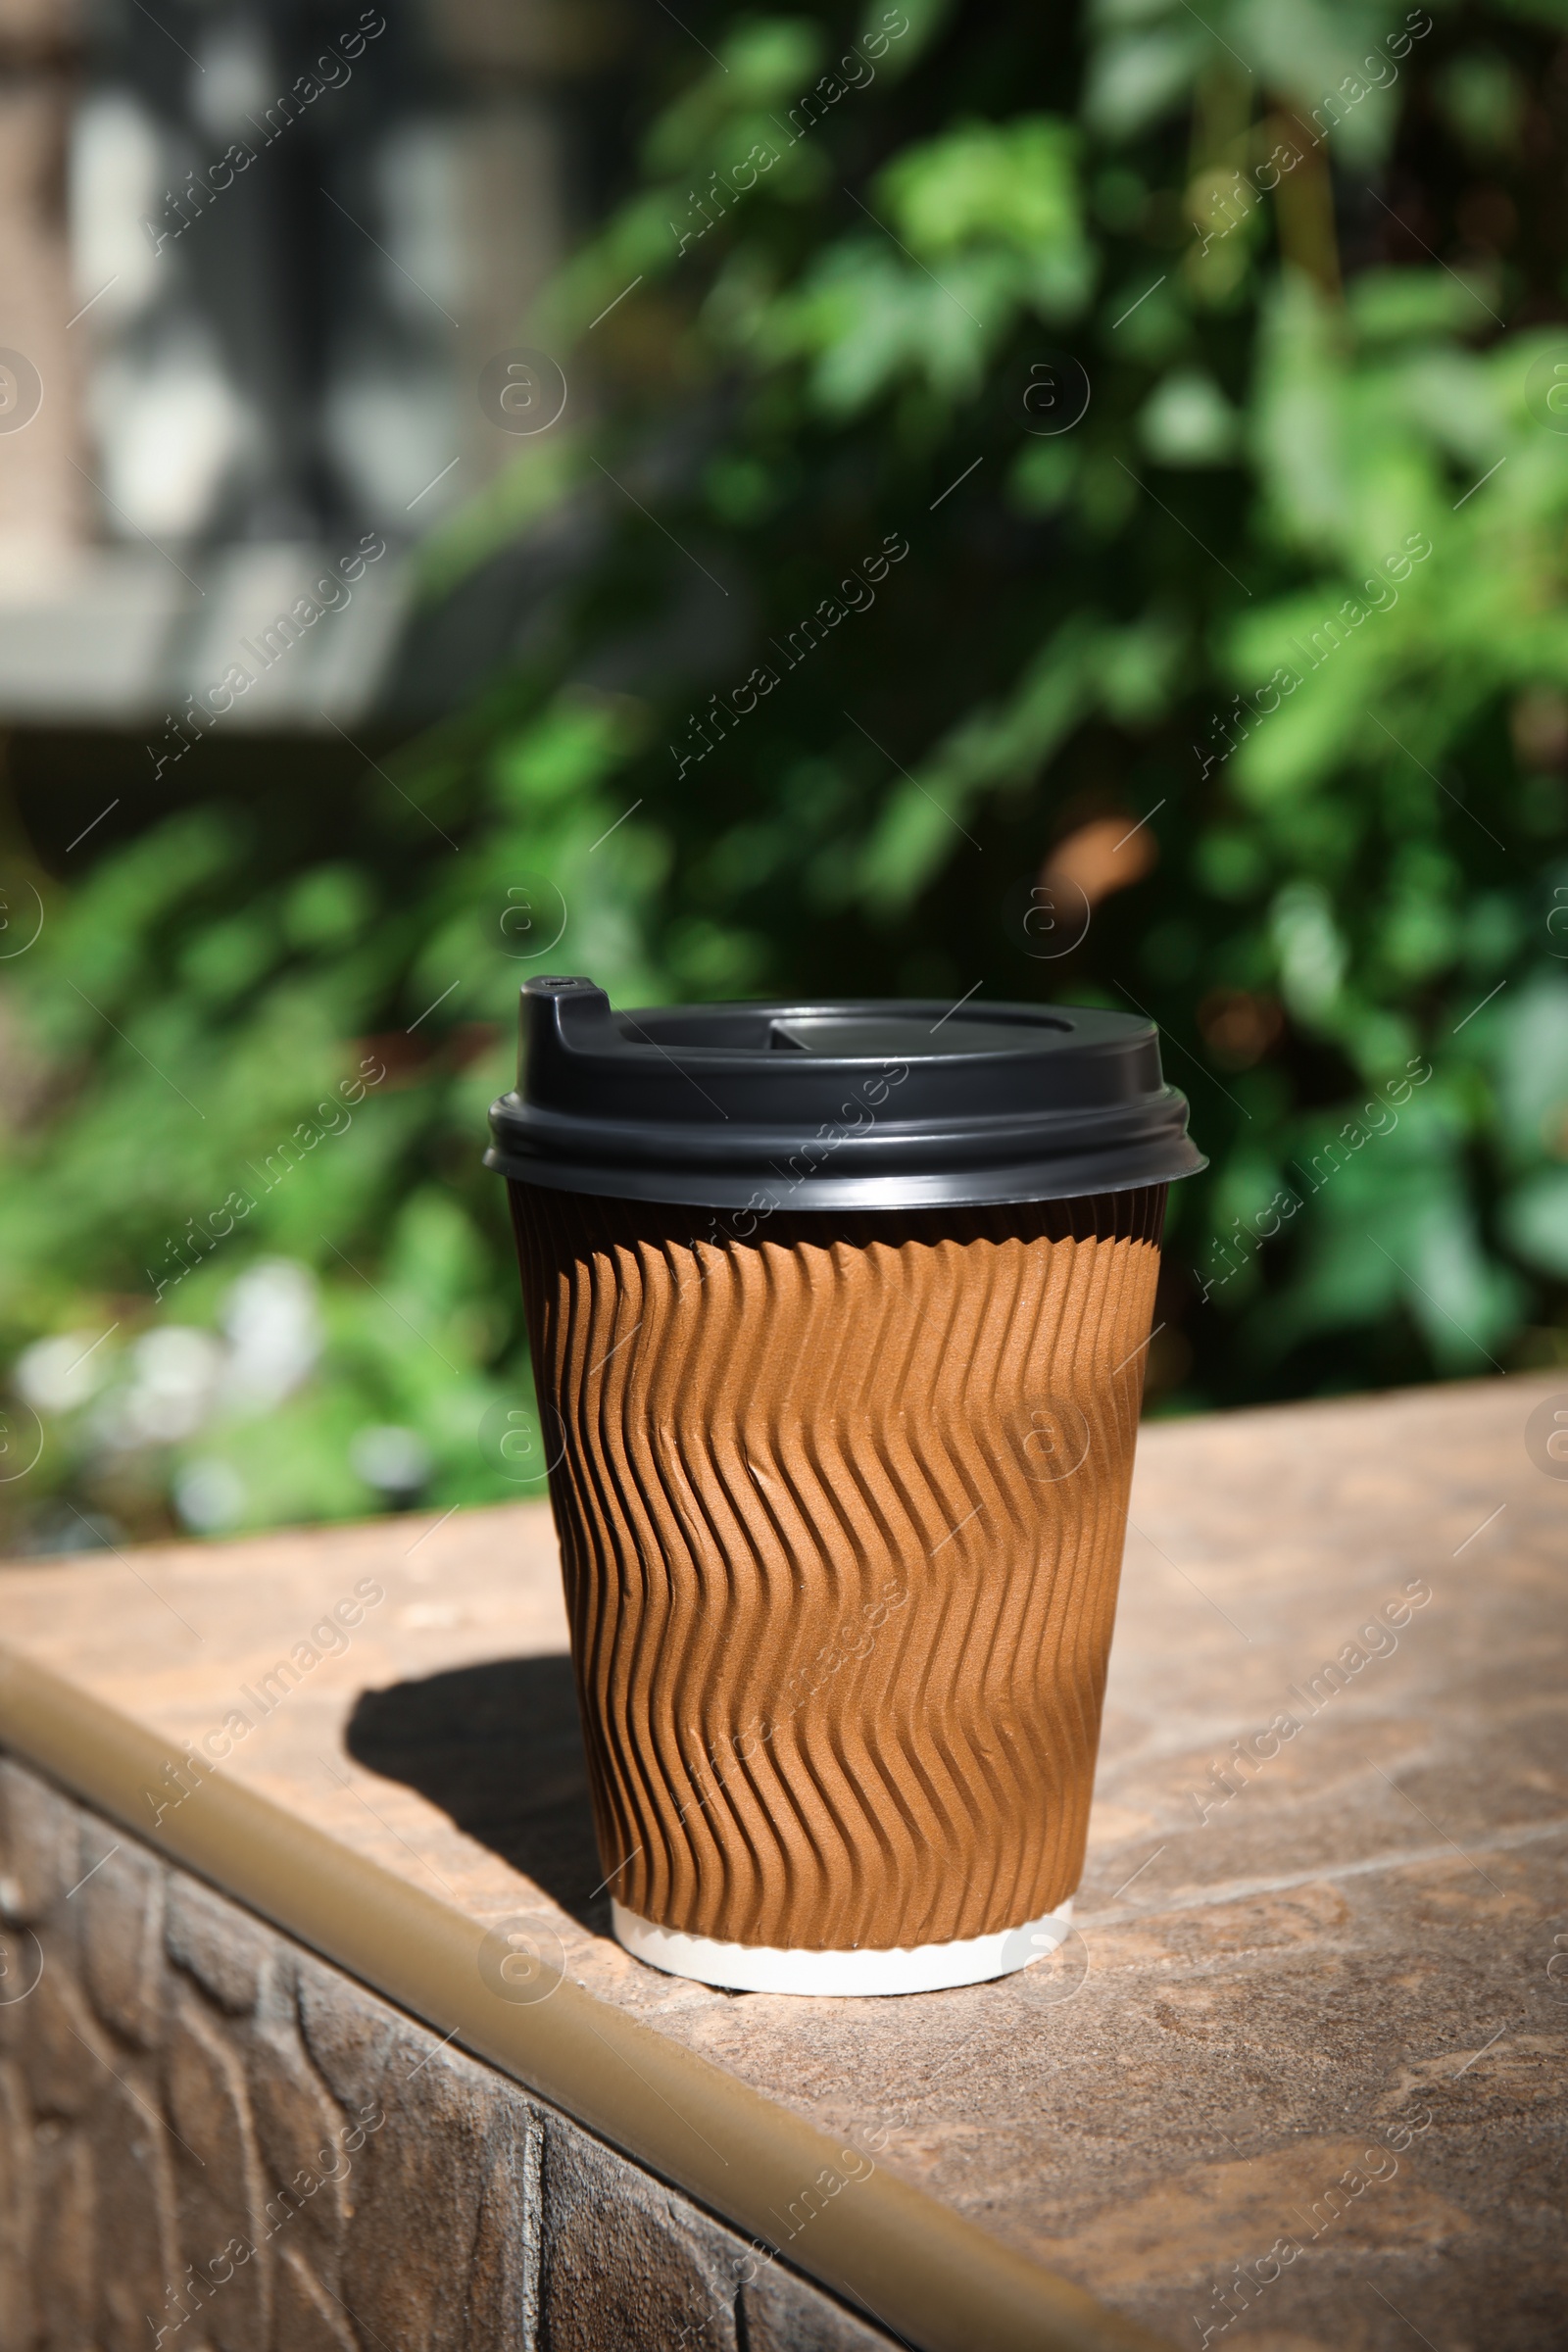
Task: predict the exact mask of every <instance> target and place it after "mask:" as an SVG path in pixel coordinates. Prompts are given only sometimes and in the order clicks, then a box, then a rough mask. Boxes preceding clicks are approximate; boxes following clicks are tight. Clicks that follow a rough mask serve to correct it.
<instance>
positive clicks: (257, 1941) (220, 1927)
mask: <svg viewBox="0 0 1568 2352" xmlns="http://www.w3.org/2000/svg"><path fill="white" fill-rule="evenodd" d="M165 1940H166V1943H167V1946H168V1951H169V1957H170V1958H171V1960H172V1961H173V1962H174V1964H175V1966H176V1967H179V1968H183V1969H186V1970H188V1972H189V1973H190V1975H191V1976H193V1977H194V1978H195V1979H196V1982H197V1983H198V1985H201V1986H202V1988H203V1990H204V1991H206V1992H209V1993H211V1995H212V1997H213V1999H214V2000H215V2001H216V2002H217V2003H218V2005H219V2007H220V2008H221V2009H226V2010H227V2011H228V2014H229V2015H230V2017H246V2016H248V2015H249V2014H250V2012H251V2011H252V2010H253V2009H254V2008H255V2007H256V2003H257V2000H258V1998H259V1996H260V1992H261V1985H262V1977H263V1973H264V1971H265V1969H266V1966H267V1960H268V1953H269V1947H270V1944H271V1943H272V1941H273V1940H274V1938H272V1937H270V1936H269V1935H268V1933H267V1931H266V1929H265V1928H261V1927H259V1926H258V1925H257V1923H256V1921H255V1920H254V1919H252V1917H251V1916H250V1914H249V1912H247V1911H242V1910H241V1909H240V1908H239V1905H238V1904H237V1903H230V1902H226V1901H225V1900H224V1898H223V1897H222V1895H221V1894H215V1893H214V1892H213V1890H212V1888H211V1887H204V1886H203V1885H202V1884H201V1882H200V1881H199V1880H197V1879H188V1878H186V1877H185V1875H184V1873H183V1872H182V1871H175V1872H173V1873H172V1875H171V1878H170V1883H169V1912H168V1920H167V1923H166V1927H165Z"/></svg>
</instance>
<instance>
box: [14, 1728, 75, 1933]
mask: <svg viewBox="0 0 1568 2352" xmlns="http://www.w3.org/2000/svg"><path fill="white" fill-rule="evenodd" d="M80 1823H81V1816H80V1814H79V1813H78V1812H77V1810H76V1807H75V1806H74V1805H73V1803H72V1802H71V1800H70V1798H69V1797H65V1796H62V1795H61V1794H60V1792H59V1790H58V1789H51V1788H50V1786H49V1784H48V1782H47V1781H41V1780H40V1779H39V1778H38V1776H37V1774H36V1773H34V1772H28V1771H26V1770H25V1767H24V1766H22V1765H20V1764H17V1763H14V1762H13V1761H12V1759H11V1758H10V1757H9V1756H0V1918H4V1919H8V1920H14V1921H19V1922H31V1921H36V1920H40V1919H43V1918H44V1917H46V1916H47V1914H48V1913H49V1912H50V1911H51V1910H53V1908H54V1906H55V1904H56V1903H57V1902H58V1901H59V1899H60V1897H61V1896H62V1895H63V1894H64V1893H65V1891H66V1888H67V1887H73V1886H74V1884H75V1882H76V1880H77V1878H78V1877H79V1876H80V1873H79V1871H78V1870H77V1868H76V1855H77V1850H78V1846H79V1842H80Z"/></svg>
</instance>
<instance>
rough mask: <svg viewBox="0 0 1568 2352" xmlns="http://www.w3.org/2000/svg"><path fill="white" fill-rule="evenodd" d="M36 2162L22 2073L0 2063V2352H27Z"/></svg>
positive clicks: (10, 2063)
mask: <svg viewBox="0 0 1568 2352" xmlns="http://www.w3.org/2000/svg"><path fill="white" fill-rule="evenodd" d="M37 2158H38V2150H37V2148H36V2146H35V2145H34V2141H33V2129H32V2110H31V2106H30V2104H29V2102H28V2099H27V2086H26V2083H25V2082H24V2081H23V2077H22V2069H21V2068H20V2067H19V2066H18V2065H17V2064H16V2063H15V2061H14V2060H9V2059H7V2060H0V2352H31V2344H32V2337H33V2327H32V2248H33V2231H34V2219H35V2211H36V2197H37V2182H38V2163H37Z"/></svg>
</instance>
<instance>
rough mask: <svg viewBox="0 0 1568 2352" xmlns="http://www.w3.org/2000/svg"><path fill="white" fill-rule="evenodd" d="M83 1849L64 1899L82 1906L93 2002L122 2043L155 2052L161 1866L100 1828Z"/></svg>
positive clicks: (159, 2016) (160, 1981) (161, 1987)
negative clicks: (76, 1879)
mask: <svg viewBox="0 0 1568 2352" xmlns="http://www.w3.org/2000/svg"><path fill="white" fill-rule="evenodd" d="M82 1849H83V1852H84V1854H85V1857H86V1859H85V1863H84V1868H85V1869H86V1870H87V1871H88V1872H89V1873H90V1874H91V1875H90V1876H89V1877H87V1878H85V1879H84V1880H83V1881H82V1883H81V1886H80V1887H78V1888H77V1889H76V1890H75V1892H74V1893H73V1894H72V1895H71V1896H70V1897H69V1898H68V1899H69V1900H70V1901H71V1902H72V1903H73V1904H76V1905H78V1906H79V1907H80V1914H81V1944H82V1960H83V1963H84V1966H85V1971H86V1978H87V1989H88V1991H89V1992H90V1993H91V1995H92V2002H93V2007H94V2008H95V2009H96V2010H97V2012H98V2015H99V2016H100V2017H101V2018H102V2019H103V2021H104V2023H105V2025H107V2026H113V2027H114V2029H115V2031H116V2032H117V2033H119V2034H123V2035H124V2037H125V2039H126V2040H127V2041H129V2042H133V2043H135V2045H136V2046H137V2047H138V2048H139V2049H144V2050H150V2049H155V2048H156V2047H157V2045H158V2042H159V2039H160V2037H161V2035H162V2033H163V2022H164V1992H165V1982H166V1980H165V1974H164V1938H163V1925H164V1872H163V1866H162V1864H161V1863H159V1862H157V1861H156V1860H155V1859H154V1858H153V1856H152V1855H151V1854H149V1853H148V1852H147V1850H146V1848H145V1847H144V1846H140V1845H136V1844H133V1843H131V1842H130V1841H129V1840H128V1839H125V1838H115V1837H113V1836H112V1835H111V1834H110V1833H109V1831H108V1829H107V1826H106V1825H95V1826H93V1827H92V1828H90V1829H89V1830H88V1832H87V1834H86V1836H85V1838H83V1840H82ZM95 1864H96V1865H97V1867H96V1868H94V1865H95Z"/></svg>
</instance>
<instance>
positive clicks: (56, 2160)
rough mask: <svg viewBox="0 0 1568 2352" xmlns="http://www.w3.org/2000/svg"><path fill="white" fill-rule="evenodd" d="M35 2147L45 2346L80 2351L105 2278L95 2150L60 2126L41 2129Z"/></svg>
mask: <svg viewBox="0 0 1568 2352" xmlns="http://www.w3.org/2000/svg"><path fill="white" fill-rule="evenodd" d="M35 2143H36V2151H37V2152H36V2170H37V2189H38V2198H37V2215H38V2227H37V2231H36V2234H35V2236H34V2240H33V2262H34V2271H33V2278H34V2283H35V2287H36V2293H37V2310H38V2316H39V2319H40V2321H41V2323H42V2337H41V2341H42V2344H43V2345H44V2346H45V2347H46V2348H47V2352H80V2347H81V2346H82V2345H84V2344H90V2343H91V2342H92V2340H93V2334H94V2329H93V2314H94V2311H95V2309H96V2306H97V2301H98V2284H99V2279H100V2277H101V2275H102V2264H101V2261H100V2259H99V2248H98V2227H97V2225H98V2200H97V2180H96V2178H95V2174H94V2169H93V2152H92V2145H91V2143H90V2141H89V2140H88V2139H87V2138H86V2137H85V2135H84V2134H83V2133H81V2132H80V2131H67V2130H65V2129H64V2128H63V2127H62V2126H61V2125H59V2124H55V2123H44V2124H40V2125H39V2126H38V2130H37V2133H36V2135H35ZM26 2340H27V2341H28V2342H29V2345H30V2339H26Z"/></svg>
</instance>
